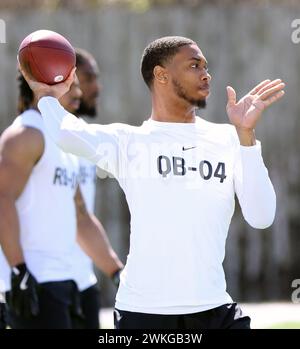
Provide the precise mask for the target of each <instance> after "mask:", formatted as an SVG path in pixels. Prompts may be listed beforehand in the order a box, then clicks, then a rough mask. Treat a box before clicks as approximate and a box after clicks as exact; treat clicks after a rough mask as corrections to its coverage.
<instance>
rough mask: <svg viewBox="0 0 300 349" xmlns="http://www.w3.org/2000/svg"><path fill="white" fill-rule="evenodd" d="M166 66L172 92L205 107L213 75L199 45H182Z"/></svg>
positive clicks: (190, 102)
mask: <svg viewBox="0 0 300 349" xmlns="http://www.w3.org/2000/svg"><path fill="white" fill-rule="evenodd" d="M165 68H166V73H167V74H168V79H169V81H170V84H171V85H170V87H171V91H172V93H175V94H176V96H177V97H179V98H181V99H183V100H185V101H186V102H188V103H189V104H191V105H194V106H196V107H199V108H205V106H206V98H207V97H208V95H209V83H210V80H211V76H210V75H209V74H208V70H207V61H206V59H205V57H204V56H203V54H202V52H201V50H200V49H199V47H198V46H197V45H196V44H194V45H185V46H182V47H181V48H180V49H179V51H178V53H177V54H176V55H175V56H174V57H173V58H172V60H171V61H170V62H169V63H167V64H166V66H165Z"/></svg>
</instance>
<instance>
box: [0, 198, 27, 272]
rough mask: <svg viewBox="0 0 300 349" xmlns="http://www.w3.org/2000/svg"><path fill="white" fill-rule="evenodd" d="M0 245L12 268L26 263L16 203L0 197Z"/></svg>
mask: <svg viewBox="0 0 300 349" xmlns="http://www.w3.org/2000/svg"><path fill="white" fill-rule="evenodd" d="M0 217H1V219H0V245H1V247H2V250H3V252H4V255H5V257H6V259H7V261H8V263H9V264H10V265H11V266H15V265H18V264H21V263H23V262H24V256H23V251H22V247H21V243H20V229H19V219H18V214H17V210H16V206H15V201H14V200H13V199H11V198H8V197H4V196H0Z"/></svg>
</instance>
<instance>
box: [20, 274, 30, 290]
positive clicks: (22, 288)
mask: <svg viewBox="0 0 300 349" xmlns="http://www.w3.org/2000/svg"><path fill="white" fill-rule="evenodd" d="M28 278H29V273H28V272H26V274H25V276H24V277H23V280H22V281H21V283H20V289H21V290H27V288H28V286H27V280H28Z"/></svg>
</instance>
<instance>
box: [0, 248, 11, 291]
mask: <svg viewBox="0 0 300 349" xmlns="http://www.w3.org/2000/svg"><path fill="white" fill-rule="evenodd" d="M10 272H11V268H10V266H9V264H8V262H7V260H6V258H5V256H4V253H3V251H2V249H1V247H0V293H1V292H2V293H4V292H7V291H9V288H10Z"/></svg>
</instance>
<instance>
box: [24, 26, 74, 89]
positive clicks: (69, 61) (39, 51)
mask: <svg viewBox="0 0 300 349" xmlns="http://www.w3.org/2000/svg"><path fill="white" fill-rule="evenodd" d="M18 60H19V63H20V65H21V67H22V69H24V70H25V71H26V72H27V73H29V75H30V76H31V77H32V78H33V79H34V80H36V81H40V82H44V83H46V84H48V85H54V84H56V83H59V82H62V81H64V80H65V79H66V78H67V77H68V75H69V74H70V72H71V70H72V68H73V67H75V64H76V55H75V51H74V49H73V47H72V45H71V44H70V43H69V41H68V40H67V39H66V38H64V37H63V36H62V35H60V34H58V33H56V32H53V31H50V30H38V31H35V32H33V33H31V34H29V35H28V36H26V38H25V39H24V40H23V41H22V43H21V45H20V47H19V52H18Z"/></svg>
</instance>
